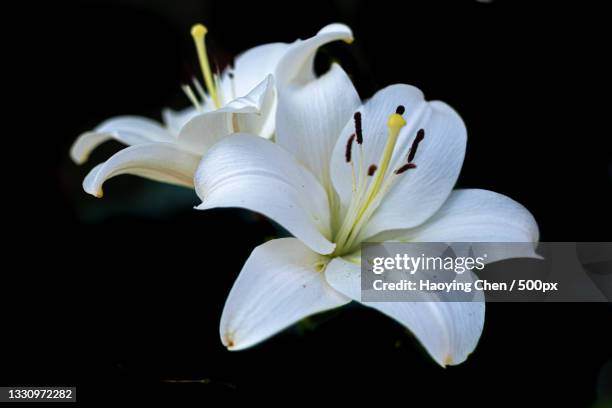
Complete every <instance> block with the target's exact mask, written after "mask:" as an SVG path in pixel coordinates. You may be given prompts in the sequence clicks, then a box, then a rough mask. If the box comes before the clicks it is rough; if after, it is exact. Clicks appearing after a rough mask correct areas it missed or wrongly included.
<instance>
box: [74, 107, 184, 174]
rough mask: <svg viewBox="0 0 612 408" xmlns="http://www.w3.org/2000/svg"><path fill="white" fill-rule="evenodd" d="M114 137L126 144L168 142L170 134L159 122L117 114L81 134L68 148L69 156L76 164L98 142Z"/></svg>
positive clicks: (85, 158) (84, 159)
mask: <svg viewBox="0 0 612 408" xmlns="http://www.w3.org/2000/svg"><path fill="white" fill-rule="evenodd" d="M110 139H115V140H117V141H119V142H121V143H124V144H126V145H128V146H131V145H136V144H141V143H150V142H170V141H172V139H173V138H172V135H171V134H170V133H169V132H168V130H167V129H165V128H164V127H162V126H161V125H160V124H159V123H157V122H155V121H153V120H151V119H147V118H143V117H139V116H117V117H114V118H110V119H108V120H106V121H104V122H102V123H101V124H100V125H98V126H97V127H96V128H95V129H94V130H92V131H90V132H85V133H83V134H81V135H80V136H79V137H78V138H77V140H76V141H75V142H74V143H73V145H72V147H71V148H70V157H71V158H72V160H73V161H74V162H75V163H77V164H82V163H84V162H86V161H87V158H88V157H89V154H90V153H91V152H92V151H93V150H94V149H95V148H96V147H98V146H99V145H100V144H102V143H104V142H106V141H108V140H110Z"/></svg>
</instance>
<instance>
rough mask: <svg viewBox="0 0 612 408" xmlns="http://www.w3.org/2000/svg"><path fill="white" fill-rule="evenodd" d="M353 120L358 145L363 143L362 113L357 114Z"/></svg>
mask: <svg viewBox="0 0 612 408" xmlns="http://www.w3.org/2000/svg"><path fill="white" fill-rule="evenodd" d="M353 119H354V120H355V135H357V143H358V144H362V143H363V129H362V128H361V112H355V115H353Z"/></svg>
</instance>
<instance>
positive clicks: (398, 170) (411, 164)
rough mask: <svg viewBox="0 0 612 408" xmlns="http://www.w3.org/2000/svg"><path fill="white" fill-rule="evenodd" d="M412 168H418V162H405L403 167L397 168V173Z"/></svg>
mask: <svg viewBox="0 0 612 408" xmlns="http://www.w3.org/2000/svg"><path fill="white" fill-rule="evenodd" d="M410 169H416V164H414V163H406V164H404V165H403V166H402V167H400V168H399V169H397V170H395V174H398V175H399V174H402V173H403V172H405V171H408V170H410Z"/></svg>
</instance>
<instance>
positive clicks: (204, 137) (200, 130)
mask: <svg viewBox="0 0 612 408" xmlns="http://www.w3.org/2000/svg"><path fill="white" fill-rule="evenodd" d="M233 132H234V126H233V124H232V112H231V110H227V111H222V110H219V109H218V110H215V111H212V112H204V113H200V114H198V115H196V116H195V117H193V118H192V119H190V120H189V121H188V122H187V123H186V124H185V125H184V126H183V128H182V129H181V131H180V133H179V135H178V138H177V142H178V145H179V146H180V148H181V149H184V150H187V151H189V152H191V153H193V154H196V155H199V156H202V155H203V154H204V153H206V151H207V150H208V149H209V148H210V147H211V146H213V145H214V144H215V143H217V142H218V141H219V140H221V139H223V138H224V137H225V136H227V135H229V134H232V133H233Z"/></svg>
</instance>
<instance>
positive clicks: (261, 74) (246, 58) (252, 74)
mask: <svg viewBox="0 0 612 408" xmlns="http://www.w3.org/2000/svg"><path fill="white" fill-rule="evenodd" d="M287 48H289V44H285V43H271V44H263V45H260V46H257V47H254V48H251V49H249V50H246V51H245V52H243V53H242V54H240V55H238V56H237V57H236V59H235V60H234V66H233V67H232V68H227V69H226V70H225V71H224V72H223V75H222V78H221V89H222V93H223V98H224V100H225V101H226V102H229V101H231V100H232V99H235V98H238V97H241V96H244V95H246V94H248V93H249V92H251V90H252V89H253V88H255V87H256V86H257V85H258V84H259V83H260V82H261V81H262V80H264V79H265V78H266V77H267V76H268V75H270V74H274V71H275V70H276V66H277V65H278V62H279V61H280V60H281V58H282V57H283V55H285V52H286V51H287ZM230 73H231V75H230ZM232 77H233V78H232Z"/></svg>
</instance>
